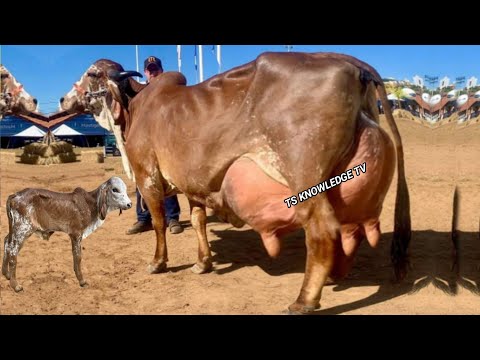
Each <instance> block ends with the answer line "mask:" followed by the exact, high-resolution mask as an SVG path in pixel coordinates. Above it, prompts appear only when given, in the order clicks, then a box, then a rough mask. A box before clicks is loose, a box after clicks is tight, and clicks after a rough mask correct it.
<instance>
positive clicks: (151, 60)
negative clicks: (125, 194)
mask: <svg viewBox="0 0 480 360" xmlns="http://www.w3.org/2000/svg"><path fill="white" fill-rule="evenodd" d="M144 72H145V76H146V77H147V83H148V82H149V81H150V80H151V79H152V78H154V77H156V76H158V75H160V74H161V73H163V67H162V62H161V61H160V59H158V58H157V57H155V56H149V57H148V58H146V59H145V62H144ZM142 200H143V199H142V196H141V195H140V192H139V191H138V188H137V222H136V223H135V224H133V226H132V227H131V228H130V229H128V230H127V235H132V234H138V233H142V232H144V231H150V230H153V225H152V216H151V214H150V211H149V210H148V208H147V204H146V203H145V202H144V201H142ZM142 203H143V204H142ZM164 204H165V217H166V219H165V220H166V222H167V224H168V228H169V229H170V232H171V233H172V234H179V233H181V232H183V227H182V225H180V223H179V222H178V220H179V218H180V204H179V203H178V198H177V195H174V196H169V197H167V198H165V202H164ZM142 205H143V209H142Z"/></svg>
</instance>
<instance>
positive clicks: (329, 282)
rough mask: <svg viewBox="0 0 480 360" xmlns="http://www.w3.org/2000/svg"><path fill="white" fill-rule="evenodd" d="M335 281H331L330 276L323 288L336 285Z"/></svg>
mask: <svg viewBox="0 0 480 360" xmlns="http://www.w3.org/2000/svg"><path fill="white" fill-rule="evenodd" d="M336 284H337V281H336V280H334V279H332V278H331V277H330V276H329V277H328V278H327V280H325V284H324V285H325V286H331V285H336Z"/></svg>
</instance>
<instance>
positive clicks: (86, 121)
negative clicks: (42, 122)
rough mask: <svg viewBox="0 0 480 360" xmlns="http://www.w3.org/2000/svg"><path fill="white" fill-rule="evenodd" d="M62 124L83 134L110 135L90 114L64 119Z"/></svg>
mask: <svg viewBox="0 0 480 360" xmlns="http://www.w3.org/2000/svg"><path fill="white" fill-rule="evenodd" d="M63 124H65V125H67V126H69V127H71V128H72V129H73V130H76V131H78V132H79V133H81V134H83V135H88V136H91V135H102V136H106V135H110V132H109V131H107V130H105V129H104V128H102V127H101V126H100V125H99V124H98V123H97V122H96V121H95V119H94V118H93V116H91V115H79V116H76V117H74V118H73V119H71V120H68V121H65V122H64V123H63ZM60 125H61V124H59V125H57V126H55V127H54V128H52V129H51V130H52V131H53V130H55V129H56V128H58V127H60Z"/></svg>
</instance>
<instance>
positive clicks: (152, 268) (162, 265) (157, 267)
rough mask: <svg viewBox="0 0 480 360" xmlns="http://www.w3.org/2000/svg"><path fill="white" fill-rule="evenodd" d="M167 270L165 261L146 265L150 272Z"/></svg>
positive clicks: (158, 272) (156, 272)
mask: <svg viewBox="0 0 480 360" xmlns="http://www.w3.org/2000/svg"><path fill="white" fill-rule="evenodd" d="M165 270H167V263H160V264H156V265H152V264H149V265H148V266H147V271H148V272H149V273H150V274H160V273H162V272H165Z"/></svg>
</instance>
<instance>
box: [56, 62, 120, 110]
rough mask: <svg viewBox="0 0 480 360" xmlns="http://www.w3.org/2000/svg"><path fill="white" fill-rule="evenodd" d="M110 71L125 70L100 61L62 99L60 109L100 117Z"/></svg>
mask: <svg viewBox="0 0 480 360" xmlns="http://www.w3.org/2000/svg"><path fill="white" fill-rule="evenodd" d="M110 69H116V70H118V71H121V70H123V68H122V66H121V65H120V64H118V63H116V62H114V61H111V60H107V59H100V60H98V61H96V62H95V63H94V64H92V65H91V66H90V67H89V68H88V69H87V71H85V73H84V74H83V75H82V76H81V78H80V80H78V81H77V82H75V83H74V84H73V87H72V89H71V90H70V91H69V92H68V93H67V94H66V95H65V96H63V97H62V98H61V99H60V108H61V109H62V110H65V111H67V112H69V113H91V114H93V115H100V113H101V111H102V107H103V101H102V98H103V97H105V96H106V94H107V77H106V73H107V71H108V70H110Z"/></svg>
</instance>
